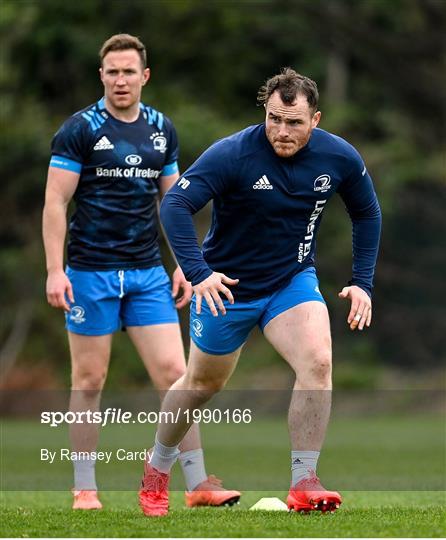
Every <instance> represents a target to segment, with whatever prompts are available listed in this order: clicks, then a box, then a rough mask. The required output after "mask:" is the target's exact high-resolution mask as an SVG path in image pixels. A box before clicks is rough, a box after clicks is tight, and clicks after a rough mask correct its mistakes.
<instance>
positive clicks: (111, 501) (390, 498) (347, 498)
mask: <svg viewBox="0 0 446 540" xmlns="http://www.w3.org/2000/svg"><path fill="white" fill-rule="evenodd" d="M264 495H277V496H280V497H282V498H284V497H285V496H286V493H285V492H281V493H262V494H259V493H256V492H249V493H246V494H245V495H244V497H243V500H242V503H241V504H240V506H238V507H234V508H230V509H227V508H224V509H223V508H213V509H211V508H203V509H193V510H189V509H184V507H183V505H182V494H181V493H179V492H174V493H172V496H171V501H172V510H171V512H170V514H169V516H168V517H164V518H146V517H145V516H143V515H142V513H141V512H140V511H139V509H138V507H137V503H136V494H135V493H129V492H106V493H103V494H102V500H103V503H104V506H105V509H104V510H101V511H94V512H79V511H78V512H73V511H71V510H70V509H69V505H70V495H69V494H67V493H61V492H51V493H50V492H38V493H21V492H7V493H4V494H3V496H2V533H3V536H11V537H33V536H44V537H56V536H60V537H70V536H73V537H104V536H105V537H122V536H124V537H172V536H173V537H194V536H195V537H197V536H198V537H326V536H329V537H392V536H396V537H417V536H422V537H442V536H444V535H445V534H446V527H445V512H444V494H440V493H438V492H384V493H383V492H348V493H344V503H343V506H342V507H341V509H340V510H339V511H338V512H336V513H335V514H333V515H331V514H320V513H313V514H311V515H308V516H301V515H299V514H288V513H287V512H259V511H249V510H248V508H249V506H250V505H252V504H253V503H254V502H256V501H257V500H258V499H259V497H260V496H264ZM441 497H443V501H442V500H441Z"/></svg>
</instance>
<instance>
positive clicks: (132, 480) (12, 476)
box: [0, 415, 446, 537]
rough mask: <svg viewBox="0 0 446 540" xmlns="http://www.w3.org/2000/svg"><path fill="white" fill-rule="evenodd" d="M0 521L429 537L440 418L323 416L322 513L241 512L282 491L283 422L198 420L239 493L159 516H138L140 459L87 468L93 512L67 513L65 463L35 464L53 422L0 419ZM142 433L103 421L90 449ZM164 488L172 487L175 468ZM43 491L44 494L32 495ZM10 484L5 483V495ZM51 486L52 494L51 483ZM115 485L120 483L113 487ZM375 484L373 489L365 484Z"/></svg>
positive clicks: (212, 532) (437, 496)
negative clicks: (97, 491)
mask: <svg viewBox="0 0 446 540" xmlns="http://www.w3.org/2000/svg"><path fill="white" fill-rule="evenodd" d="M1 427H2V433H1V435H2V455H1V478H0V480H1V485H2V488H3V490H4V491H3V492H2V499H1V503H2V504H1V507H2V508H1V512H2V516H1V527H0V530H1V532H2V535H3V536H12V537H26V536H30V537H32V536H47V537H57V536H62V537H70V536H76V537H85V536H87V537H104V536H105V537H122V536H124V537H128V536H129V537H160V536H161V537H171V536H173V537H194V536H195V537H196V536H201V537H324V536H330V537H333V536H336V537H370V536H372V537H373V536H378V537H393V536H397V537H417V536H424V537H441V536H445V535H446V527H445V517H446V516H445V502H446V501H445V489H446V488H445V437H444V434H445V426H444V422H443V418H442V416H441V415H431V416H419V417H415V416H412V415H407V416H406V417H401V416H398V417H397V416H394V417H390V416H377V417H372V416H370V417H367V416H364V417H363V418H333V421H332V422H331V423H330V428H329V432H328V435H327V439H326V443H325V445H324V452H323V453H322V455H321V459H320V463H319V467H318V473H319V474H320V476H321V478H322V480H323V483H324V484H325V485H326V486H327V487H328V488H334V489H339V490H340V491H341V492H342V494H343V496H344V503H343V505H342V507H341V509H340V510H339V511H338V512H336V513H335V514H334V515H331V514H325V515H322V514H320V513H314V514H311V515H309V516H301V515H296V514H288V513H286V512H284V513H282V512H275V513H268V512H253V511H249V510H248V509H249V507H250V506H252V505H253V504H254V503H255V502H256V501H257V500H258V499H259V498H261V497H265V496H278V497H280V498H281V499H283V500H284V499H285V497H286V490H287V487H288V483H289V446H288V445H289V443H288V438H287V428H286V422H285V419H283V418H277V419H272V418H263V419H258V420H256V422H254V423H253V424H252V425H250V426H241V425H238V426H237V425H214V424H210V425H207V426H202V428H203V429H202V434H203V440H204V441H205V445H204V446H205V450H206V462H207V469H208V471H209V472H212V473H215V474H217V475H218V476H221V477H222V478H224V480H225V485H227V486H228V487H234V488H236V489H240V490H242V491H243V492H244V495H243V498H242V502H241V504H240V506H237V507H235V508H231V509H220V508H216V509H194V510H187V509H185V508H184V505H183V500H182V493H181V492H179V491H173V492H172V494H171V509H172V510H171V513H170V515H169V516H168V517H167V518H158V519H148V518H146V517H144V516H143V515H142V514H141V512H140V510H139V509H138V506H137V497H136V490H137V488H138V483H139V479H140V475H141V470H142V465H141V463H140V462H125V463H119V462H117V461H116V460H115V461H112V462H111V463H110V464H108V465H107V464H105V463H101V464H99V465H98V468H97V469H98V470H97V476H98V482H99V485H100V488H101V490H102V495H101V497H102V500H103V503H104V510H102V511H99V512H87V513H83V512H73V511H71V510H70V504H71V496H70V494H69V488H70V487H71V482H72V470H71V464H70V463H61V462H60V461H59V462H56V463H54V464H53V465H49V464H47V463H40V459H39V451H40V450H39V449H40V448H41V447H48V448H53V449H55V448H57V447H61V446H66V445H67V432H66V429H64V428H60V429H59V428H57V429H53V430H51V429H49V428H48V427H46V428H45V429H43V428H42V426H39V425H38V424H36V423H35V422H34V423H33V422H29V421H27V422H23V421H20V422H18V421H17V422H15V421H9V420H8V421H5V422H2V426H1ZM152 439H153V429H152V431H151V430H150V429H148V428H147V426H140V425H136V426H132V427H131V428H129V430H126V429H123V428H122V427H120V426H110V428H109V429H107V428H106V429H104V430H103V432H102V433H101V448H102V449H106V448H108V449H116V448H119V447H125V448H128V449H134V450H138V449H141V448H143V447H144V445H145V444H148V442H149V441H151V440H152ZM172 484H173V487H174V488H175V489H182V486H183V481H182V478H181V474H180V473H179V471H178V470H177V471H176V472H175V474H174V477H173V482H172ZM38 489H46V490H48V489H53V491H51V492H50V491H37V490H38ZM10 490H14V491H10ZM57 490H59V491H57ZM118 490H121V491H118ZM374 490H379V491H374Z"/></svg>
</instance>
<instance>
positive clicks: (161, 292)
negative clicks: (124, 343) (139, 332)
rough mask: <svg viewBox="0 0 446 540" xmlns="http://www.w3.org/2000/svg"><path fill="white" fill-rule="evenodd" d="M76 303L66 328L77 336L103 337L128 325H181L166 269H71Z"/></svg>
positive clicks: (69, 314)
mask: <svg viewBox="0 0 446 540" xmlns="http://www.w3.org/2000/svg"><path fill="white" fill-rule="evenodd" d="M66 274H67V276H68V279H69V280H70V281H71V284H72V286H73V294H74V303H72V304H71V305H70V307H71V310H70V311H69V312H68V313H66V314H65V321H66V325H65V327H66V328H67V330H69V331H70V332H73V333H75V334H84V335H87V336H101V335H105V334H111V333H113V332H116V331H117V330H119V329H120V328H122V327H126V326H146V325H147V326H148V325H154V324H165V323H178V314H177V310H176V308H175V303H174V300H173V298H172V290H171V284H170V279H169V276H168V275H167V274H166V271H165V270H164V267H163V266H153V267H152V268H144V269H130V270H128V269H127V270H105V271H86V270H75V269H73V268H70V267H69V266H68V267H67V268H66Z"/></svg>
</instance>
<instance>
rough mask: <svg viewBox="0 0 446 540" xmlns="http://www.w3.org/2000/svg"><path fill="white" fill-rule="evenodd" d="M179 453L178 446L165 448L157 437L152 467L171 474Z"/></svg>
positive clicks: (151, 461) (151, 462)
mask: <svg viewBox="0 0 446 540" xmlns="http://www.w3.org/2000/svg"><path fill="white" fill-rule="evenodd" d="M179 453H180V451H179V450H178V446H164V444H162V443H160V442H159V440H158V436H156V437H155V446H154V447H153V454H152V458H151V460H150V465H152V467H155V469H156V470H158V471H160V472H162V473H170V469H171V468H172V467H173V464H174V463H175V461H176V460H177V457H178V454H179Z"/></svg>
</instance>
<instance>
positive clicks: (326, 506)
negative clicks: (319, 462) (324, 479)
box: [287, 472, 342, 513]
mask: <svg viewBox="0 0 446 540" xmlns="http://www.w3.org/2000/svg"><path fill="white" fill-rule="evenodd" d="M341 503H342V498H341V495H340V494H339V493H338V492H337V491H327V490H326V489H325V488H324V487H323V486H322V485H321V483H320V480H319V478H318V477H317V476H316V474H315V473H314V472H313V473H312V474H311V476H310V477H309V478H304V479H303V480H301V481H300V482H298V483H297V484H296V485H295V486H292V487H291V489H290V491H289V493H288V497H287V505H288V509H289V510H290V511H295V512H301V513H306V512H311V511H312V510H319V511H321V512H334V511H335V510H337V509H338V508H339V507H340V506H341Z"/></svg>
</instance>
